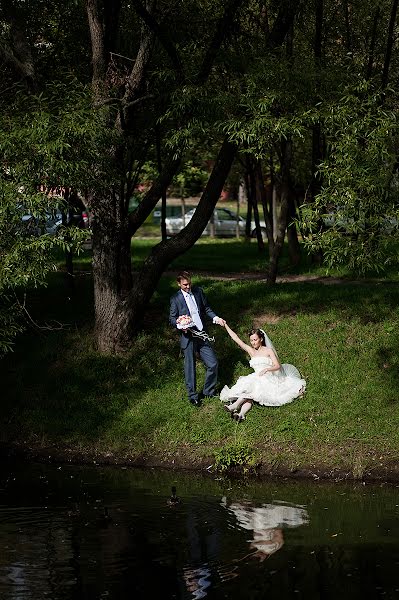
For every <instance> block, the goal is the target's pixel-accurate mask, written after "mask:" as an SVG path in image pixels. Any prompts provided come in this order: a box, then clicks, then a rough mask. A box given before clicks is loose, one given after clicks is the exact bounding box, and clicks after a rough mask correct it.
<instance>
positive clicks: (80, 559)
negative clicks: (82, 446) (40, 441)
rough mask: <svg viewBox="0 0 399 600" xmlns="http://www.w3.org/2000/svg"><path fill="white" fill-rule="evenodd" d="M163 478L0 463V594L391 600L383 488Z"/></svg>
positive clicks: (393, 560)
mask: <svg viewBox="0 0 399 600" xmlns="http://www.w3.org/2000/svg"><path fill="white" fill-rule="evenodd" d="M171 477H172V476H171V474H170V473H162V472H159V471H146V472H142V471H138V470H137V471H136V470H124V469H120V468H119V469H118V468H114V469H111V468H98V467H97V468H89V467H72V466H62V467H54V466H48V465H35V464H31V465H27V464H20V463H18V464H17V463H12V462H9V463H5V462H4V461H3V463H1V461H0V599H1V600H42V599H46V598H49V599H50V600H99V599H102V598H104V599H105V598H106V599H107V600H114V599H115V600H125V599H126V600H130V599H132V598H134V599H135V600H141V599H144V598H145V599H147V598H149V597H154V598H162V600H169V599H170V600H180V599H181V600H197V599H198V600H200V599H204V600H224V599H225V598H229V600H235V599H238V598H242V597H249V598H251V600H264V598H267V600H277V599H278V600H285V599H288V598H290V599H291V598H295V599H299V600H300V599H305V598H306V600H321V599H322V600H336V598H337V597H339V598H340V600H368V599H370V600H375V599H376V598H384V599H385V600H386V599H390V600H391V599H392V600H394V599H395V600H398V598H399V578H398V575H397V573H398V566H399V506H398V505H399V501H398V500H397V490H396V489H395V488H394V487H392V488H389V487H388V486H387V487H383V486H382V487H376V486H375V487H372V486H360V485H337V484H336V485H320V484H314V483H309V482H308V483H306V484H305V483H299V482H291V483H278V484H276V483H275V482H270V481H269V482H267V483H263V484H262V483H258V482H235V483H231V482H229V481H226V480H219V481H215V480H213V479H212V478H211V477H209V476H204V477H201V476H199V475H196V476H192V475H187V474H177V473H174V474H173V480H171ZM172 487H173V489H172V496H171V495H170V493H171V488H172ZM175 488H176V489H177V492H176V489H175ZM27 491H29V493H27ZM177 494H178V495H177ZM171 498H173V500H171ZM175 498H178V499H179V501H178V502H177V501H175ZM282 498H283V499H284V501H283V500H281V499H282ZM277 499H278V500H277ZM254 558H257V559H259V561H258V560H254ZM266 558H268V560H265V559H266Z"/></svg>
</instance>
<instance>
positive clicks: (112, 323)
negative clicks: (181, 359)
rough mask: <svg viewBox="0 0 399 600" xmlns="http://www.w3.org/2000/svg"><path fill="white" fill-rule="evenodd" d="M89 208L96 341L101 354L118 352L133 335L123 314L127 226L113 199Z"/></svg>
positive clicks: (94, 202) (128, 266)
mask: <svg viewBox="0 0 399 600" xmlns="http://www.w3.org/2000/svg"><path fill="white" fill-rule="evenodd" d="M91 205H92V206H93V223H92V229H93V282H94V312H95V323H96V325H95V341H96V346H97V348H98V350H100V351H101V352H120V351H121V350H123V349H124V348H127V347H128V346H129V344H130V341H131V335H132V328H131V323H130V318H129V314H128V311H127V310H126V309H127V298H128V295H129V293H130V291H131V288H132V273H131V248H130V242H131V236H130V234H129V223H128V218H127V215H124V214H123V213H122V211H121V210H120V206H119V202H118V199H117V198H116V197H115V196H113V197H112V199H109V198H99V197H95V198H93V199H92V200H91ZM110 206H112V209H113V212H114V214H112V215H110V212H111V211H110V210H109V207H110ZM115 217H116V218H115Z"/></svg>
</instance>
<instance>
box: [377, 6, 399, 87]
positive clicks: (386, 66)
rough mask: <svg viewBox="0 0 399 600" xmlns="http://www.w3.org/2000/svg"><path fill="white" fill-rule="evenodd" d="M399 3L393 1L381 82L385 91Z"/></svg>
mask: <svg viewBox="0 0 399 600" xmlns="http://www.w3.org/2000/svg"><path fill="white" fill-rule="evenodd" d="M398 2H399V0H393V2H392V8H391V17H390V19H389V27H388V38H387V48H386V52H385V59H384V68H383V71H382V81H381V86H382V88H383V89H385V88H386V86H387V84H388V73H389V66H390V64H391V57H392V48H393V43H394V31H395V23H396V14H397V12H398Z"/></svg>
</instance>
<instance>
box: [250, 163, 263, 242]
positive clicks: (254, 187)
mask: <svg viewBox="0 0 399 600" xmlns="http://www.w3.org/2000/svg"><path fill="white" fill-rule="evenodd" d="M247 170H248V174H249V181H250V190H251V194H250V195H249V196H248V200H250V202H251V205H252V210H253V213H254V221H255V232H256V240H257V242H258V250H259V252H260V253H263V252H264V251H265V244H264V242H263V237H262V232H261V230H260V222H259V209H258V186H257V185H256V174H255V159H254V158H253V157H250V156H249V157H247ZM251 235H252V231H251Z"/></svg>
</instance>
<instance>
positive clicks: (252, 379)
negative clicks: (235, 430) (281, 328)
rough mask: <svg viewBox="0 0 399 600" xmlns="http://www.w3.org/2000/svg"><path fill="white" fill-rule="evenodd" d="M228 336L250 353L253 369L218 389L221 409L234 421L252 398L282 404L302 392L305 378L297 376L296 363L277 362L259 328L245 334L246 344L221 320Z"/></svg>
mask: <svg viewBox="0 0 399 600" xmlns="http://www.w3.org/2000/svg"><path fill="white" fill-rule="evenodd" d="M225 329H226V331H227V333H228V334H229V336H230V337H231V339H232V340H233V341H234V342H235V343H236V344H237V345H238V346H240V348H242V349H243V350H245V352H247V353H248V354H249V356H250V357H251V359H250V361H249V364H250V366H251V367H252V368H253V370H254V372H253V373H251V374H250V375H245V376H243V377H239V378H238V380H237V383H235V384H234V385H233V386H232V387H231V388H228V387H227V385H225V386H224V388H223V389H222V391H221V392H220V399H221V400H222V401H223V402H228V401H231V400H234V402H232V403H231V404H225V405H224V408H225V410H226V411H227V412H228V413H230V414H231V416H232V418H234V419H235V420H236V421H243V420H244V419H245V415H246V414H247V412H248V411H249V410H250V409H251V408H252V405H253V402H258V404H261V405H262V406H282V405H283V404H288V403H289V402H292V400H294V399H295V398H298V396H302V395H303V393H304V392H305V388H306V381H305V380H304V379H301V376H300V373H299V371H298V369H297V368H296V367H294V366H293V365H289V364H283V365H282V364H280V361H279V359H278V356H277V353H276V351H275V349H274V346H273V344H272V342H271V341H270V339H269V338H268V337H267V335H266V333H265V332H264V331H263V329H252V331H251V332H250V334H249V341H250V344H251V345H250V346H249V345H248V344H246V343H245V342H243V341H242V340H241V339H240V338H239V337H238V335H237V334H236V333H235V332H234V331H233V330H232V329H231V328H230V327H229V326H228V325H227V323H226V324H225Z"/></svg>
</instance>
